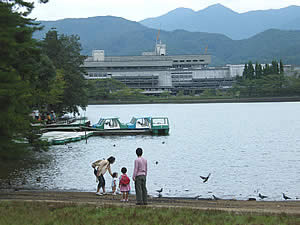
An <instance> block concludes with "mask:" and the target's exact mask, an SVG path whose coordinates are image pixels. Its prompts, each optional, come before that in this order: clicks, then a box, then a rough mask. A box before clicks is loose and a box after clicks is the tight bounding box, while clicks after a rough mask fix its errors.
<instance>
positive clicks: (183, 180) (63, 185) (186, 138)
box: [11, 103, 300, 200]
mask: <svg viewBox="0 0 300 225" xmlns="http://www.w3.org/2000/svg"><path fill="white" fill-rule="evenodd" d="M299 111H300V104H298V103H259V104H258V103H249V104H248V103H245V104H185V105H179V104H165V105H164V104H162V105H155V104H154V105H104V106H89V107H88V108H87V112H86V116H88V117H89V119H90V120H91V121H92V123H95V122H97V121H98V119H99V116H118V117H120V119H121V120H122V121H129V120H130V118H131V116H134V115H135V116H148V115H151V116H168V117H169V120H170V123H171V131H170V135H169V136H161V137H160V136H127V137H126V136H124V137H91V138H89V139H88V143H87V144H86V143H85V141H81V142H74V143H70V144H68V145H62V146H52V147H51V148H50V151H49V152H46V153H41V154H40V155H41V157H46V158H48V159H49V161H48V163H46V164H41V165H39V166H32V167H30V168H25V169H24V170H19V171H16V173H15V174H11V181H12V183H14V184H15V185H18V186H22V182H23V180H24V179H25V180H26V186H27V187H35V188H44V189H48V190H52V189H53V190H80V191H95V190H96V185H97V183H96V182H95V177H94V174H93V170H92V168H91V163H92V162H93V161H95V160H97V159H102V158H107V157H109V156H110V155H113V156H115V157H116V162H115V164H113V165H112V170H113V171H116V172H118V173H119V174H120V169H121V168H122V167H126V168H127V169H128V175H129V176H130V177H131V176H132V172H133V162H134V160H135V159H136V155H135V149H136V148H137V147H142V148H143V149H144V156H145V158H147V160H148V169H149V173H148V177H147V187H148V191H149V194H151V195H153V196H157V192H156V190H158V189H160V188H162V187H163V189H164V191H163V193H162V194H163V196H175V197H195V196H201V197H203V198H212V195H215V196H217V197H220V198H224V199H233V198H235V199H248V198H249V197H256V198H257V196H258V193H254V190H257V189H259V190H260V191H261V192H262V193H263V194H265V195H267V196H268V199H267V200H282V192H285V193H286V194H288V195H289V196H300V193H299V188H298V187H299V183H300V178H299V177H300V174H299V173H300V172H299V171H300V163H299V161H300V154H299V153H300V147H299V141H300V139H299V137H298V133H299V132H298V131H299V130H300V119H299V116H298V113H297V112H299ZM162 143H164V144H162ZM68 146H70V147H71V148H70V147H68ZM155 162H158V164H156V163H155ZM208 173H211V174H212V175H211V177H210V179H209V180H208V182H207V183H203V182H202V180H201V179H200V177H199V176H200V175H202V176H206V175H207V174H208ZM37 177H41V178H42V179H41V181H40V182H37V181H36V178H37ZM105 178H106V186H107V189H108V190H110V184H111V178H110V177H109V176H108V174H106V175H105ZM131 187H132V193H134V185H133V183H132V184H131ZM187 190H188V191H187Z"/></svg>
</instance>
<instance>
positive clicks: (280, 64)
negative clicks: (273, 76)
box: [279, 59, 284, 74]
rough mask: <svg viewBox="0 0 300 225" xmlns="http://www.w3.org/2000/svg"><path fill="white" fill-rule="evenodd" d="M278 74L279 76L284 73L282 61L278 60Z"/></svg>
mask: <svg viewBox="0 0 300 225" xmlns="http://www.w3.org/2000/svg"><path fill="white" fill-rule="evenodd" d="M279 67H280V68H279V72H280V74H283V73H284V67H283V62H282V60H281V59H280V62H279Z"/></svg>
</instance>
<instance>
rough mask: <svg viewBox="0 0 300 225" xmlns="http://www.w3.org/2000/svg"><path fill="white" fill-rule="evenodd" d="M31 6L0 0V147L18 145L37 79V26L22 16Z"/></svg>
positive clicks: (24, 128) (2, 149)
mask: <svg viewBox="0 0 300 225" xmlns="http://www.w3.org/2000/svg"><path fill="white" fill-rule="evenodd" d="M18 8H22V12H18V11H17V9H18ZM32 9H33V4H32V3H28V2H25V1H21V0H18V1H0V105H1V108H0V116H1V121H0V151H7V150H11V149H14V148H18V146H17V145H20V144H18V143H20V141H19V140H22V139H23V138H24V137H26V134H27V133H28V131H29V130H30V121H29V116H28V115H29V113H30V111H31V108H30V106H31V105H32V104H34V98H33V97H32V94H33V93H34V85H33V84H36V82H37V79H38V78H37V76H36V75H37V74H36V73H35V72H34V71H35V70H36V69H37V67H36V65H37V63H38V61H39V58H40V51H39V49H38V45H37V42H36V41H35V40H34V39H32V33H33V32H34V31H35V30H38V29H40V28H39V27H37V26H36V25H37V24H36V23H34V22H33V21H32V20H31V19H29V18H25V16H27V15H29V14H30V12H31V10H32ZM22 141H23V140H22Z"/></svg>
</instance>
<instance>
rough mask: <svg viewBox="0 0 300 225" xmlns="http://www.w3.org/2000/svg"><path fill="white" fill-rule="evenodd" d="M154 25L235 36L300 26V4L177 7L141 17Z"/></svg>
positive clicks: (150, 26) (246, 36) (298, 27)
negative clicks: (237, 9) (245, 7)
mask: <svg viewBox="0 0 300 225" xmlns="http://www.w3.org/2000/svg"><path fill="white" fill-rule="evenodd" d="M140 23H141V24H143V25H145V26H147V27H149V28H156V29H159V28H161V29H163V30H167V31H172V30H176V29H184V30H187V31H192V32H197V31H198V32H209V33H222V34H225V35H227V36H228V37H230V38H232V39H234V40H240V39H245V38H249V37H251V36H253V35H255V34H258V33H260V32H263V31H265V30H268V29H283V30H291V29H293V30H300V6H289V7H286V8H282V9H270V10H257V11H250V12H245V13H237V12H235V11H233V10H231V9H229V8H226V7H225V6H223V5H221V4H215V5H211V6H209V7H207V8H205V9H203V10H199V11H193V10H192V9H187V8H177V9H175V10H172V11H170V12H168V13H166V14H165V15H162V16H159V17H155V18H148V19H145V20H142V21H140Z"/></svg>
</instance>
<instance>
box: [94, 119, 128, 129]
mask: <svg viewBox="0 0 300 225" xmlns="http://www.w3.org/2000/svg"><path fill="white" fill-rule="evenodd" d="M92 127H93V128H96V129H98V130H123V129H127V128H128V127H127V125H126V124H123V123H121V122H120V120H119V118H118V117H108V118H100V120H99V122H98V123H96V124H94V125H93V126H92Z"/></svg>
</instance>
